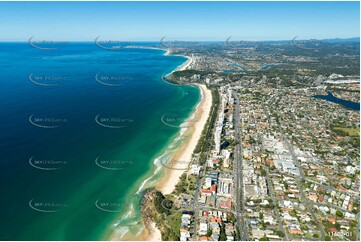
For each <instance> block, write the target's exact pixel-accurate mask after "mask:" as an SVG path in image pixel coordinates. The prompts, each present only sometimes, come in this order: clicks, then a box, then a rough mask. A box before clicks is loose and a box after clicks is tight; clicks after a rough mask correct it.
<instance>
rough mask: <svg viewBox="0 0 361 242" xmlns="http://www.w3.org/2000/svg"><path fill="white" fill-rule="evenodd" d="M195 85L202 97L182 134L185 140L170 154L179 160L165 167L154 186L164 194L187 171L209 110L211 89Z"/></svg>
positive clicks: (172, 158) (175, 159)
mask: <svg viewBox="0 0 361 242" xmlns="http://www.w3.org/2000/svg"><path fill="white" fill-rule="evenodd" d="M197 86H198V87H199V88H200V91H201V95H202V99H201V101H200V103H199V105H198V107H197V109H196V111H195V112H194V117H192V119H191V120H190V121H189V122H188V123H189V124H190V125H188V126H187V129H186V131H185V132H184V134H183V135H182V136H183V137H187V140H185V141H184V142H183V143H182V144H181V145H180V146H179V147H178V149H177V150H176V151H175V152H174V153H173V154H172V156H171V160H172V161H173V160H174V161H179V162H175V163H176V164H175V165H173V166H172V167H165V168H166V170H165V171H166V174H165V176H164V177H162V178H161V179H160V180H158V181H157V184H156V186H155V188H156V189H157V190H159V191H160V192H162V193H163V194H164V195H166V194H170V193H172V192H173V191H174V189H175V186H176V185H177V183H178V182H179V179H180V177H181V176H182V174H183V173H184V172H187V171H188V165H189V163H190V161H191V159H192V154H193V151H194V149H195V147H196V146H197V144H198V141H199V139H200V138H201V135H202V131H203V129H204V126H205V124H206V122H207V119H208V116H209V113H210V110H211V106H212V94H211V91H210V90H209V89H208V88H207V87H206V86H205V85H200V84H197Z"/></svg>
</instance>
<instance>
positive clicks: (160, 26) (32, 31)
mask: <svg viewBox="0 0 361 242" xmlns="http://www.w3.org/2000/svg"><path fill="white" fill-rule="evenodd" d="M359 9H360V5H359V2H0V30H1V35H0V41H12V40H16V41H22V40H24V41H26V40H27V39H28V38H29V37H30V36H35V38H37V39H52V40H55V39H56V40H82V41H83V40H89V41H92V40H94V38H95V37H97V36H99V35H100V36H102V38H104V39H105V38H107V39H124V40H145V41H147V40H154V41H158V40H159V39H160V38H161V37H162V36H167V38H168V39H176V40H222V41H224V40H225V39H226V38H227V37H229V36H233V38H234V39H236V38H237V39H249V40H280V39H282V40H289V39H291V38H293V37H294V36H299V37H298V38H299V39H308V38H320V39H324V38H336V37H339V38H349V37H358V36H360V32H359V29H360V22H359V19H360V10H359Z"/></svg>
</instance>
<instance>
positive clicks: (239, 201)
mask: <svg viewBox="0 0 361 242" xmlns="http://www.w3.org/2000/svg"><path fill="white" fill-rule="evenodd" d="M232 96H233V98H234V115H233V119H234V120H233V121H234V128H235V139H236V145H235V148H234V165H233V168H234V191H235V205H234V209H235V215H236V219H237V227H238V230H239V233H240V234H239V236H240V240H242V241H246V240H249V236H248V226H247V221H246V219H245V216H244V203H245V198H244V187H243V159H242V137H241V134H240V127H241V122H240V117H239V116H240V103H239V100H238V97H237V93H236V92H235V91H232Z"/></svg>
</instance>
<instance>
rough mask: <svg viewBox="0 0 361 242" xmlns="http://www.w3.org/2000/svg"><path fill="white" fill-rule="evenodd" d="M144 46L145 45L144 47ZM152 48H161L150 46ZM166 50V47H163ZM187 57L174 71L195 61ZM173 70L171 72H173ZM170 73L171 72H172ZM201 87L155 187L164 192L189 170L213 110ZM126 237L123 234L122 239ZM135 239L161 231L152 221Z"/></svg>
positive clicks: (158, 237)
mask: <svg viewBox="0 0 361 242" xmlns="http://www.w3.org/2000/svg"><path fill="white" fill-rule="evenodd" d="M142 48H143V47H142ZM150 49H160V48H152V47H151V48H150ZM162 50H164V49H162ZM165 51H166V53H164V55H171V53H170V51H169V50H165ZM183 57H186V58H187V59H188V60H187V61H186V62H185V63H183V64H182V65H180V66H179V67H177V68H176V69H175V70H174V71H182V70H186V69H187V68H189V66H190V65H191V64H192V62H193V58H191V57H189V56H183ZM174 71H172V72H171V73H173V72H174ZM171 73H170V74H171ZM195 85H197V86H198V87H199V88H200V91H201V101H200V103H199V104H198V106H197V108H196V111H195V112H194V114H193V116H192V118H191V119H190V120H188V122H187V125H186V131H185V132H184V133H183V135H182V137H185V138H186V139H185V141H184V142H183V143H182V144H181V145H180V147H179V148H178V149H177V150H176V151H175V152H174V153H173V154H172V156H171V161H173V162H171V165H167V167H164V168H163V169H165V175H164V176H163V177H162V178H161V179H159V180H158V181H156V185H155V188H156V189H157V190H159V191H161V192H162V193H163V194H170V193H172V192H173V190H174V189H175V186H176V184H177V183H178V181H179V179H180V177H181V176H182V174H183V173H184V172H185V171H186V170H187V168H188V164H189V162H190V161H191V158H192V154H193V151H194V149H195V147H196V146H197V143H198V141H199V139H200V137H201V135H202V131H203V128H204V126H205V124H206V122H207V119H208V116H209V114H210V111H211V106H212V94H211V91H210V90H209V89H207V87H206V85H204V84H195ZM110 238H112V240H114V239H116V240H118V239H119V237H118V238H117V236H114V235H113V236H111V237H110ZM124 238H126V236H123V237H122V238H121V239H124ZM134 240H135V241H161V232H160V230H159V229H158V228H157V227H156V224H155V223H153V222H152V223H150V224H149V226H148V227H144V228H143V230H142V232H141V233H140V234H139V235H138V236H137V237H136V238H134Z"/></svg>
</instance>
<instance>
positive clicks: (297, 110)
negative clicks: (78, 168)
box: [153, 43, 360, 241]
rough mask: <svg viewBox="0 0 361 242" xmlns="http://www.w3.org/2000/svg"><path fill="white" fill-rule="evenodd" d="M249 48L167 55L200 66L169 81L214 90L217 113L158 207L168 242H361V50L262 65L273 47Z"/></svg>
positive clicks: (212, 114) (275, 58)
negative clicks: (265, 53) (171, 241)
mask: <svg viewBox="0 0 361 242" xmlns="http://www.w3.org/2000/svg"><path fill="white" fill-rule="evenodd" d="M178 44H179V43H178ZM242 44H243V45H244V43H242ZM249 45H250V46H248V48H245V47H244V46H242V47H244V48H241V49H233V50H232V51H230V50H229V46H227V47H225V49H222V48H219V49H218V50H217V51H212V52H210V51H207V50H206V47H204V48H203V49H202V48H201V49H200V48H199V46H197V48H196V49H195V48H190V47H189V45H187V48H173V49H170V50H168V51H169V53H170V54H172V53H175V54H177V55H178V54H179V55H181V54H183V55H187V56H191V58H190V59H191V60H189V61H188V64H187V65H186V68H183V69H182V70H180V71H176V72H174V73H173V74H172V75H171V76H170V77H168V79H167V81H169V82H171V83H181V84H184V83H193V84H201V85H206V86H207V88H208V89H210V90H211V91H212V98H213V102H212V103H213V105H212V108H211V112H210V115H209V118H208V121H207V123H206V125H205V127H204V129H203V133H202V136H201V138H200V140H199V141H198V144H197V146H196V147H195V148H194V152H193V155H192V158H191V159H190V160H189V162H187V169H185V170H184V171H183V172H182V175H181V176H180V180H179V182H178V184H177V185H176V186H175V189H174V191H173V192H171V193H170V194H164V195H160V197H161V198H160V200H158V202H159V203H160V206H159V205H158V206H156V207H158V208H159V210H161V212H160V213H161V214H163V215H162V221H160V220H159V219H158V220H157V221H156V225H157V227H158V229H160V231H161V232H162V240H180V241H237V240H242V241H248V240H254V241H260V240H266V241H267V240H274V241H280V240H284V241H291V240H321V241H325V240H326V241H329V240H341V241H349V240H350V241H355V240H359V229H360V225H359V216H360V214H359V212H360V192H359V189H360V175H359V173H360V143H359V132H360V118H359V115H360V114H359V110H360V105H359V99H360V93H359V90H360V77H359V74H357V73H359V68H358V65H359V61H358V60H359V52H357V51H356V52H355V53H354V54H353V55H352V54H347V55H342V49H341V50H338V51H340V52H341V53H331V54H330V53H328V54H322V53H321V54H320V53H319V52H317V51H311V52H310V51H309V50H307V51H305V50H304V49H302V48H299V47H298V46H292V45H291V46H290V45H285V47H284V48H285V49H289V50H290V52H295V53H296V55H294V53H292V54H290V55H288V56H287V55H286V54H284V55H282V56H273V53H274V50H270V53H268V54H267V55H265V56H262V57H261V55H263V54H264V52H265V50H264V49H266V47H264V44H263V45H262V47H263V48H260V50H258V48H259V46H254V45H255V43H250V44H249ZM256 45H258V44H256ZM232 47H233V46H232ZM279 48H283V47H282V46H280V47H279ZM325 48H326V47H325ZM345 48H346V49H347V47H345ZM278 51H279V50H278ZM210 53H212V54H210ZM214 53H218V55H215V54H214ZM230 53H232V54H230ZM302 53H305V54H304V55H303V54H302ZM323 55H327V57H328V58H329V59H330V61H327V62H322V61H321V59H322V58H324V56H323ZM238 56H242V58H238ZM271 56H272V57H273V58H271ZM340 56H342V57H340ZM232 57H234V58H232ZM261 58H262V60H261ZM336 58H339V62H340V63H341V62H342V63H343V62H347V63H348V64H349V65H348V66H345V67H344V68H340V67H338V66H335V63H334V62H333V61H332V60H334V59H336ZM271 60H272V62H271ZM268 61H270V62H269V63H267V62H268ZM352 61H356V64H357V63H358V64H357V65H353V64H352V63H351V62H352ZM266 63H267V64H266ZM307 63H308V64H307ZM309 63H311V64H309ZM315 63H317V64H315ZM319 66H322V70H321V69H320V68H319ZM336 67H337V68H336ZM318 68H319V69H318ZM211 69H213V71H211ZM334 69H338V70H339V73H336V72H334V71H333V70H334ZM292 70H294V71H292ZM347 71H349V73H347ZM311 73H312V74H311ZM161 200H162V201H161ZM162 211H163V212H162ZM158 215H159V214H158ZM154 217H157V215H153V218H154ZM158 218H159V217H158ZM168 218H171V219H170V220H168Z"/></svg>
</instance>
